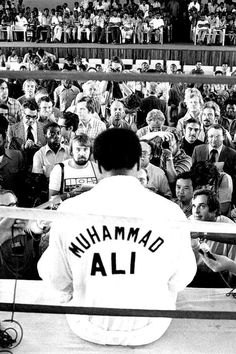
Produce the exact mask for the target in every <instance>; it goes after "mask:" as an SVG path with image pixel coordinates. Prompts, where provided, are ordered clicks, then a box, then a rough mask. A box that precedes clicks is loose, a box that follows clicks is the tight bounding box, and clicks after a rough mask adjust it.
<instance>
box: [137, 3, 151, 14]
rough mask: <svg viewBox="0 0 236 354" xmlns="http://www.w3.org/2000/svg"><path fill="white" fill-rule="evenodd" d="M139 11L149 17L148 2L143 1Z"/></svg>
mask: <svg viewBox="0 0 236 354" xmlns="http://www.w3.org/2000/svg"><path fill="white" fill-rule="evenodd" d="M139 10H140V11H142V13H143V16H144V17H147V16H148V15H149V4H148V3H147V1H146V0H142V2H141V4H139Z"/></svg>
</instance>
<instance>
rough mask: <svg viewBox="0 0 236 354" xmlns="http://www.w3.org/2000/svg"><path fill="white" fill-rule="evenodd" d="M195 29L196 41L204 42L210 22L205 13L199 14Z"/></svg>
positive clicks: (208, 31)
mask: <svg viewBox="0 0 236 354" xmlns="http://www.w3.org/2000/svg"><path fill="white" fill-rule="evenodd" d="M195 31H196V36H197V43H198V44H203V43H204V42H205V39H206V36H207V35H208V34H209V33H210V24H209V21H208V19H207V17H206V16H205V14H201V16H200V19H199V20H198V21H197V24H196V29H195ZM208 38H209V37H208ZM198 74H199V73H198ZM200 74H202V73H200Z"/></svg>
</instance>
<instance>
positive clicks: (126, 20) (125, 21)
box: [121, 12, 134, 43]
mask: <svg viewBox="0 0 236 354" xmlns="http://www.w3.org/2000/svg"><path fill="white" fill-rule="evenodd" d="M133 33H134V21H133V19H132V17H131V16H130V15H129V14H128V13H126V12H125V13H124V15H123V18H122V25H121V39H122V43H126V41H128V43H131V39H132V36H133Z"/></svg>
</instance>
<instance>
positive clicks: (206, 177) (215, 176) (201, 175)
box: [190, 161, 220, 192]
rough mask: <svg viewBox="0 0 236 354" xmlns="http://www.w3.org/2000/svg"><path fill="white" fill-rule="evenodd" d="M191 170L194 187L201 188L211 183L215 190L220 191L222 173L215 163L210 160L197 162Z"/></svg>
mask: <svg viewBox="0 0 236 354" xmlns="http://www.w3.org/2000/svg"><path fill="white" fill-rule="evenodd" d="M190 171H191V173H192V180H193V189H196V188H198V189H199V188H202V186H205V185H207V184H209V185H211V186H212V187H213V188H214V191H215V192H217V191H218V187H219V183H220V173H219V171H218V169H217V167H216V166H215V164H214V163H212V162H210V161H199V162H195V163H194V164H193V165H192V167H191V169H190Z"/></svg>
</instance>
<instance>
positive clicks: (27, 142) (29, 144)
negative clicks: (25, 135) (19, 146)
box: [24, 139, 34, 149]
mask: <svg viewBox="0 0 236 354" xmlns="http://www.w3.org/2000/svg"><path fill="white" fill-rule="evenodd" d="M33 146H34V141H33V140H31V139H27V141H26V143H25V146H24V148H25V149H31V148H32V147H33Z"/></svg>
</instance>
